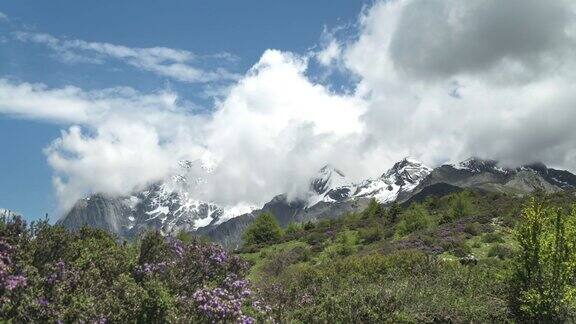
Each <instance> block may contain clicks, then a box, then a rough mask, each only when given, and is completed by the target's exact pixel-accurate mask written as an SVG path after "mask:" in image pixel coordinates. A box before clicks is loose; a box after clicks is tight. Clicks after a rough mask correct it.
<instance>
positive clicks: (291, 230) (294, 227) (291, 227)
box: [284, 222, 302, 236]
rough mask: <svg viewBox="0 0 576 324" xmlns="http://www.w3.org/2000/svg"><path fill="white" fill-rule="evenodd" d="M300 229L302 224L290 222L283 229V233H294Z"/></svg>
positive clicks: (288, 234)
mask: <svg viewBox="0 0 576 324" xmlns="http://www.w3.org/2000/svg"><path fill="white" fill-rule="evenodd" d="M300 230H302V226H300V224H298V223H294V222H290V223H289V224H288V226H286V229H285V230H284V234H285V235H287V236H293V235H296V234H297V233H298V232H299V231H300Z"/></svg>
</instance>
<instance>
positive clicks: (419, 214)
mask: <svg viewBox="0 0 576 324" xmlns="http://www.w3.org/2000/svg"><path fill="white" fill-rule="evenodd" d="M430 224H431V221H430V215H428V211H426V209H425V208H424V207H423V206H422V205H420V204H412V205H411V206H410V208H409V209H408V210H406V211H405V212H404V213H402V216H401V217H400V223H398V225H397V227H396V232H397V234H398V235H399V236H404V235H407V234H410V233H412V232H415V231H418V230H423V229H426V228H428V227H429V226H430Z"/></svg>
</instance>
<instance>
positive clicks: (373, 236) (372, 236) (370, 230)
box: [358, 224, 382, 244]
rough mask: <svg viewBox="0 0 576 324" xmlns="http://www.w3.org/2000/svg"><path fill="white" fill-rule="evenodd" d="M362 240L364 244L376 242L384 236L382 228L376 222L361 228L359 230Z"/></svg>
mask: <svg viewBox="0 0 576 324" xmlns="http://www.w3.org/2000/svg"><path fill="white" fill-rule="evenodd" d="M358 236H359V237H360V241H361V242H362V243H364V244H370V243H374V242H376V241H379V240H380V239H381V238H382V230H381V229H380V227H378V225H376V224H374V225H372V226H370V227H366V228H361V229H360V230H359V231H358Z"/></svg>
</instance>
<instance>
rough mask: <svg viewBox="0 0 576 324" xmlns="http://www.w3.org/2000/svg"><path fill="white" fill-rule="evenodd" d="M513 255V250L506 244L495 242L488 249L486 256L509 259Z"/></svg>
mask: <svg viewBox="0 0 576 324" xmlns="http://www.w3.org/2000/svg"><path fill="white" fill-rule="evenodd" d="M513 255H514V250H513V249H512V248H510V247H509V246H507V245H506V244H500V243H498V244H495V245H493V246H491V247H490V250H488V256H489V257H493V258H499V259H501V260H504V259H510V258H512V256H513Z"/></svg>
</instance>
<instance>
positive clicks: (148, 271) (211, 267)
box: [135, 233, 267, 323]
mask: <svg viewBox="0 0 576 324" xmlns="http://www.w3.org/2000/svg"><path fill="white" fill-rule="evenodd" d="M151 242H155V244H154V245H153V244H151ZM142 246H143V247H144V246H146V247H147V249H144V248H142V249H141V255H140V261H141V262H142V263H141V264H139V265H138V266H136V267H135V275H136V277H137V278H139V279H140V280H142V281H149V280H158V281H160V282H163V283H164V284H165V285H166V287H168V288H169V289H170V290H171V291H175V292H177V293H175V294H174V305H175V307H176V308H177V309H181V310H185V312H186V313H188V314H189V315H190V318H194V319H195V320H196V321H201V322H211V323H212V322H241V323H252V322H254V321H255V320H256V318H258V319H265V318H266V316H267V310H266V308H264V307H254V305H260V304H262V302H261V301H259V300H258V299H257V298H256V297H255V296H254V294H253V293H252V291H251V289H250V287H249V286H250V285H249V283H248V282H247V281H246V280H245V279H244V276H245V275H246V274H247V271H248V264H247V263H246V262H245V261H243V260H242V259H240V258H239V257H238V256H235V255H232V254H230V253H228V252H227V251H225V250H224V249H223V248H221V247H220V246H219V245H215V244H209V243H202V242H200V241H198V240H192V241H191V242H189V243H183V242H182V241H180V240H178V239H174V238H161V237H160V236H159V234H157V233H150V234H149V235H148V236H147V237H145V238H144V240H143V242H142ZM150 251H155V252H156V254H151V253H150Z"/></svg>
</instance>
